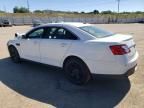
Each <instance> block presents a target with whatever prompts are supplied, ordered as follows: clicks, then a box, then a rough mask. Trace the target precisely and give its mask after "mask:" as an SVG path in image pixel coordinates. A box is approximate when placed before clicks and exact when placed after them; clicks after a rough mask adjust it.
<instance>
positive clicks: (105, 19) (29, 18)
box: [0, 16, 144, 25]
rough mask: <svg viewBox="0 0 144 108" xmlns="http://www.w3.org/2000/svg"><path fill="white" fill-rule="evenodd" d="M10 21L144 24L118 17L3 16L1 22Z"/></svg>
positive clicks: (18, 23) (136, 19)
mask: <svg viewBox="0 0 144 108" xmlns="http://www.w3.org/2000/svg"><path fill="white" fill-rule="evenodd" d="M2 19H8V20H9V21H10V22H11V23H12V24H13V25H31V24H33V22H34V21H35V20H39V21H41V22H42V23H53V22H83V23H92V24H109V23H139V22H144V17H141V18H117V17H104V16H101V17H100V16H99V17H49V16H40V17H38V16H17V17H16V16H1V17H0V20H2Z"/></svg>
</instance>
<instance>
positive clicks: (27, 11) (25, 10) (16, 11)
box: [13, 6, 29, 13]
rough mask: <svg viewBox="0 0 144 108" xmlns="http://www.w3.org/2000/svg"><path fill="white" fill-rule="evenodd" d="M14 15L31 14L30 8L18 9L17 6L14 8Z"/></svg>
mask: <svg viewBox="0 0 144 108" xmlns="http://www.w3.org/2000/svg"><path fill="white" fill-rule="evenodd" d="M13 13H29V10H28V8H25V7H20V8H19V7H17V6H15V7H14V8H13Z"/></svg>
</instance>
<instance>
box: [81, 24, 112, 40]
mask: <svg viewBox="0 0 144 108" xmlns="http://www.w3.org/2000/svg"><path fill="white" fill-rule="evenodd" d="M79 28H80V29H81V30H84V31H86V32H87V33H89V34H91V35H93V36H95V37H96V38H103V37H108V36H111V35H113V34H114V33H112V32H108V31H105V30H102V29H99V28H97V27H95V26H83V27H79Z"/></svg>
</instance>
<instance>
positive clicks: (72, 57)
mask: <svg viewBox="0 0 144 108" xmlns="http://www.w3.org/2000/svg"><path fill="white" fill-rule="evenodd" d="M74 58H76V59H79V60H81V61H82V62H84V61H83V60H82V59H81V58H80V57H77V56H68V57H66V59H65V60H64V62H63V67H64V65H65V63H66V62H67V61H68V60H70V59H74ZM84 63H85V62H84ZM85 64H86V63H85Z"/></svg>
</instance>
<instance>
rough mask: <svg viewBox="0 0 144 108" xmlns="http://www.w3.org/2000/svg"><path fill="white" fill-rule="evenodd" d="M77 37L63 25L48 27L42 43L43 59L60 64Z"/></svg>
mask: <svg viewBox="0 0 144 108" xmlns="http://www.w3.org/2000/svg"><path fill="white" fill-rule="evenodd" d="M76 39H77V37H75V36H73V34H72V33H71V32H69V31H68V30H66V29H65V28H62V27H47V28H46V29H45V33H44V35H43V37H42V40H41V43H40V53H41V61H42V63H45V64H50V65H54V66H60V62H61V60H62V58H63V56H64V55H65V53H66V52H67V50H68V49H69V47H70V46H71V44H72V42H73V41H74V40H76Z"/></svg>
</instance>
